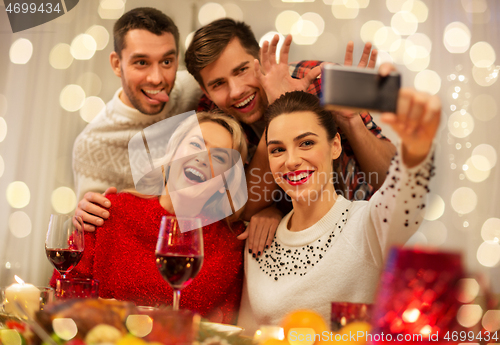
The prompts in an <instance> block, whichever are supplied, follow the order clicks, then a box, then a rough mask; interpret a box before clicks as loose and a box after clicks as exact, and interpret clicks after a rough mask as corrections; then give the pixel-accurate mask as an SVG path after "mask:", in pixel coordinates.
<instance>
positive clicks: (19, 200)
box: [6, 181, 30, 208]
mask: <svg viewBox="0 0 500 345" xmlns="http://www.w3.org/2000/svg"><path fill="white" fill-rule="evenodd" d="M6 195H7V202H8V203H9V205H10V206H11V207H13V208H23V207H25V206H27V205H28V204H29V203H30V189H29V188H28V186H27V185H26V183H24V182H22V181H15V182H12V183H10V184H9V185H8V186H7V192H6Z"/></svg>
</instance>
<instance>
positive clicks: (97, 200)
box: [75, 187, 117, 231]
mask: <svg viewBox="0 0 500 345" xmlns="http://www.w3.org/2000/svg"><path fill="white" fill-rule="evenodd" d="M116 191H117V190H116V188H115V187H109V188H108V189H106V191H105V192H104V193H103V194H99V193H95V192H87V193H85V195H84V196H83V199H82V200H80V201H79V202H78V206H77V207H76V211H75V215H76V216H80V217H82V219H83V222H84V230H85V231H95V227H96V226H101V225H103V224H104V220H105V219H108V217H109V211H108V210H106V209H107V208H109V207H110V206H111V202H110V201H109V200H108V198H106V195H108V194H115V193H116Z"/></svg>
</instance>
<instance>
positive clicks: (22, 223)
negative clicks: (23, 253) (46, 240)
mask: <svg viewBox="0 0 500 345" xmlns="http://www.w3.org/2000/svg"><path fill="white" fill-rule="evenodd" d="M9 230H10V232H11V233H12V235H13V236H14V237H17V238H25V237H27V236H29V234H31V219H30V217H29V216H28V215H27V214H26V213H25V212H23V211H16V212H14V213H12V214H11V215H10V216H9Z"/></svg>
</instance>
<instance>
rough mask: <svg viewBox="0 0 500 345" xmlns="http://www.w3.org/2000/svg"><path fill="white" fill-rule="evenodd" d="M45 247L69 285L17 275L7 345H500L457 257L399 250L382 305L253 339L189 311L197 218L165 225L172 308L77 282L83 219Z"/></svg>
mask: <svg viewBox="0 0 500 345" xmlns="http://www.w3.org/2000/svg"><path fill="white" fill-rule="evenodd" d="M183 229H184V230H185V229H189V231H183ZM45 249H46V253H47V258H48V260H49V261H50V262H51V263H52V264H53V266H54V267H55V269H56V270H57V271H58V272H59V273H60V274H61V278H58V279H57V280H56V284H55V288H52V287H43V286H42V287H40V286H34V285H32V284H29V283H28V282H24V281H23V280H22V279H21V278H20V277H17V276H16V277H15V282H13V283H12V284H11V285H9V286H5V287H1V288H0V292H1V303H2V304H1V309H0V343H1V344H5V345H39V344H43V345H86V344H87V345H90V344H117V345H147V344H155V345H160V344H165V345H170V344H200V345H204V344H207V345H209V344H210V345H216V344H221V345H229V344H264V345H286V344H292V345H293V344H299V343H300V344H311V345H312V344H325V343H330V342H341V343H350V344H361V345H364V344H386V343H392V342H396V343H403V342H404V343H414V344H417V343H427V344H437V343H455V344H458V343H467V342H468V343H479V344H490V343H492V344H493V343H498V342H500V339H499V338H500V331H499V330H500V319H498V320H497V319H496V318H495V317H489V318H487V317H486V316H487V314H488V312H489V310H488V309H490V310H493V309H498V302H497V301H495V300H494V299H492V298H491V297H490V296H488V295H487V294H486V297H487V298H486V299H485V300H484V301H485V302H484V303H485V305H484V306H483V308H484V309H485V310H486V311H485V312H484V313H483V314H484V316H485V317H484V318H483V322H482V323H479V324H477V323H476V324H471V323H470V322H468V321H467V320H468V317H469V319H470V315H469V316H467V315H468V312H467V311H468V310H469V309H467V308H468V307H470V306H475V305H476V304H475V303H476V302H475V300H476V299H477V298H478V292H477V291H476V293H475V294H474V293H471V291H470V286H471V284H470V283H471V281H474V282H476V280H475V279H474V278H470V277H468V276H467V275H466V274H465V273H464V269H463V267H462V259H461V256H460V254H457V253H451V252H438V251H432V250H423V249H407V248H399V247H394V248H392V250H391V251H390V253H389V255H388V259H387V261H386V263H385V267H384V270H383V272H382V276H381V280H380V283H379V286H378V290H377V291H378V292H377V295H376V298H375V301H374V303H373V304H367V303H354V302H346V301H332V303H331V318H330V320H325V319H324V318H323V317H322V316H321V315H319V314H317V313H315V312H314V311H312V310H297V311H294V312H293V313H291V314H289V315H287V316H286V317H285V318H284V319H283V320H282V322H281V324H280V325H262V326H261V327H260V329H259V330H258V331H257V332H256V333H255V334H254V335H253V337H252V336H243V335H242V331H244V330H243V329H242V328H240V327H237V326H234V325H227V324H220V323H214V322H209V321H208V320H204V319H202V318H201V317H200V315H198V314H197V313H194V312H191V311H189V310H186V309H180V308H179V302H180V298H181V291H182V289H183V288H185V287H187V286H188V285H189V284H190V283H191V282H192V281H193V280H194V279H196V276H197V274H198V272H199V271H200V270H201V269H202V266H203V258H204V252H203V236H202V231H201V226H200V224H199V223H197V222H196V220H193V219H179V220H177V219H176V218H174V217H165V218H164V219H163V221H162V225H161V228H160V233H159V236H158V241H157V244H156V251H155V255H156V265H157V267H158V270H159V272H160V274H161V275H162V277H163V278H164V279H165V281H166V282H167V283H168V284H169V285H170V286H171V287H172V289H173V293H174V296H173V297H174V299H173V305H172V306H165V305H162V306H158V307H151V306H136V305H135V304H134V303H131V302H126V301H118V300H114V299H103V298H99V281H98V280H96V279H91V278H86V279H82V278H73V277H68V276H67V274H68V273H69V272H71V270H72V269H73V268H74V267H76V266H77V265H78V263H79V261H80V258H81V257H82V255H83V251H84V249H85V244H84V236H83V222H82V220H81V218H79V217H76V216H63V215H52V216H51V218H50V222H49V228H48V231H47V238H46V242H45ZM493 311H494V310H493ZM495 315H496V314H495ZM484 320H487V321H484ZM488 320H489V321H488Z"/></svg>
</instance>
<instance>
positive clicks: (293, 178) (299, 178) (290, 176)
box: [283, 170, 314, 186]
mask: <svg viewBox="0 0 500 345" xmlns="http://www.w3.org/2000/svg"><path fill="white" fill-rule="evenodd" d="M313 172H314V170H297V171H291V172H288V173H286V174H284V175H283V179H284V180H285V181H286V182H288V183H289V184H291V185H292V186H297V185H301V184H304V183H306V182H307V181H308V180H309V178H310V177H311V175H312V173H313Z"/></svg>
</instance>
